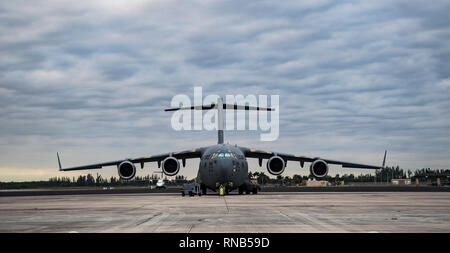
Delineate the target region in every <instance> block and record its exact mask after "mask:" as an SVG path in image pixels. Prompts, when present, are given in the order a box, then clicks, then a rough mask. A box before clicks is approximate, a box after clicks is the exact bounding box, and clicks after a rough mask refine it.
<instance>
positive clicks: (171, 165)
mask: <svg viewBox="0 0 450 253" xmlns="http://www.w3.org/2000/svg"><path fill="white" fill-rule="evenodd" d="M162 171H163V172H164V174H166V175H167V176H175V175H176V174H178V171H180V162H179V161H178V160H177V159H176V158H175V157H171V156H169V157H166V159H164V160H163V161H162Z"/></svg>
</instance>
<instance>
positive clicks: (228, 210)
mask: <svg viewBox="0 0 450 253" xmlns="http://www.w3.org/2000/svg"><path fill="white" fill-rule="evenodd" d="M223 201H224V202H225V206H226V207H227V213H229V212H230V209H229V208H228V204H227V200H226V199H225V196H224V197H223Z"/></svg>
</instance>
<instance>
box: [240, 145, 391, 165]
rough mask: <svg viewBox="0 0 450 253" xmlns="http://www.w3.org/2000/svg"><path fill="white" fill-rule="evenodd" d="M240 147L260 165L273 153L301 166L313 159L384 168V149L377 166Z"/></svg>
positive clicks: (331, 162) (337, 163) (330, 162)
mask: <svg viewBox="0 0 450 253" xmlns="http://www.w3.org/2000/svg"><path fill="white" fill-rule="evenodd" d="M240 149H241V150H242V152H243V153H244V155H245V156H246V157H249V158H258V159H260V166H261V163H262V161H261V159H269V158H270V157H272V156H274V155H277V156H280V157H281V158H283V159H284V160H285V161H298V162H300V165H301V167H303V164H304V163H305V162H314V161H315V160H322V161H324V162H326V163H328V164H336V165H341V166H342V167H343V168H359V169H381V168H384V165H385V161H386V151H385V152H384V159H383V165H382V166H377V165H367V164H359V163H352V162H344V161H337V160H331V159H324V158H321V157H307V156H300V155H291V154H285V153H276V152H270V151H263V150H257V149H249V148H245V147H240Z"/></svg>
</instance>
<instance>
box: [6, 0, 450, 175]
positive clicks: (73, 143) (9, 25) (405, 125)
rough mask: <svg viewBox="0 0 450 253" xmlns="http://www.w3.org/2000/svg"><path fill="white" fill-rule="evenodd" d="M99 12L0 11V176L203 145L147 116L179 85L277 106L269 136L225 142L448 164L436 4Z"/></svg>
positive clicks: (157, 116)
mask: <svg viewBox="0 0 450 253" xmlns="http://www.w3.org/2000/svg"><path fill="white" fill-rule="evenodd" d="M114 2H115V3H114V4H112V3H111V1H96V3H88V2H85V3H79V2H76V1H72V2H67V1H39V2H35V1H9V2H8V1H3V2H2V3H0V34H1V36H0V54H1V57H0V118H1V124H0V161H1V164H0V180H9V179H21V180H22V179H23V180H25V179H35V178H46V177H48V176H55V175H57V176H63V175H69V174H61V173H57V172H56V170H55V167H56V160H55V153H56V151H60V152H62V157H63V163H64V165H67V166H70V165H79V164H85V163H91V162H98V161H102V160H116V159H120V158H125V157H134V156H140V155H148V154H155V153H161V152H167V151H174V150H180V149H186V148H191V147H193V146H204V145H210V144H213V143H214V142H215V141H216V133H215V132H198V131H189V132H176V131H174V130H172V129H171V128H170V117H171V115H170V114H168V113H164V112H163V111H162V110H163V109H164V108H166V107H169V106H170V100H171V98H172V97H173V96H174V95H176V94H180V93H184V94H188V95H190V96H191V97H193V86H202V87H203V92H204V95H205V96H206V95H208V94H218V95H222V96H224V95H227V94H244V95H247V94H255V95H259V94H267V95H271V94H279V95H280V120H281V126H280V139H279V140H278V141H276V142H271V143H261V142H259V141H258V140H259V138H258V136H259V134H258V133H254V132H237V131H236V132H227V133H225V140H226V141H229V142H230V143H237V144H239V145H244V146H252V147H256V148H267V149H270V150H280V151H283V152H289V153H297V154H305V155H313V156H323V157H329V158H332V159H342V160H350V161H355V162H363V163H376V164H377V163H380V162H381V156H382V152H383V151H384V149H388V150H389V152H390V155H389V157H388V162H389V163H390V164H391V165H400V166H401V167H404V168H411V169H412V168H421V167H439V168H444V167H446V168H447V167H448V165H449V161H450V158H449V157H450V137H449V132H450V99H449V98H450V69H449V67H448V64H449V62H450V46H449V44H448V41H449V39H450V20H449V19H448V17H447V16H448V12H449V10H450V4H449V3H448V1H435V2H433V4H429V5H424V3H423V2H420V1H395V2H394V3H392V1H372V2H353V1H339V2H334V1H310V2H309V1H301V2H298V1H282V2H281V3H280V2H276V1H275V2H274V1H256V2H252V3H251V2H248V3H243V2H242V1H192V2H189V3H187V2H186V1H149V2H147V1H114ZM37 5H39V6H37ZM389 163H388V164H389ZM251 164H252V166H255V165H256V163H253V162H252V163H251ZM188 165H189V168H188V169H187V170H186V173H183V174H185V175H189V176H194V175H195V171H196V168H195V166H197V165H196V163H195V162H192V163H190V164H188ZM154 167H155V166H154V165H152V166H151V168H154ZM296 167H297V166H296V165H295V166H294V165H290V166H289V168H288V170H287V173H288V174H293V173H299V172H304V173H306V170H303V171H299V170H298V169H296ZM252 168H254V170H260V169H257V168H256V167H252ZM261 170H262V169H261ZM346 171H347V172H354V171H348V170H346ZM333 172H335V173H341V174H342V173H344V172H345V171H344V170H342V169H337V168H335V169H334V170H333ZM102 173H105V175H113V174H114V173H115V171H114V169H107V170H105V172H102ZM141 173H145V174H147V173H148V170H147V171H145V172H141ZM76 174H77V173H75V174H73V175H76ZM70 175H72V174H70Z"/></svg>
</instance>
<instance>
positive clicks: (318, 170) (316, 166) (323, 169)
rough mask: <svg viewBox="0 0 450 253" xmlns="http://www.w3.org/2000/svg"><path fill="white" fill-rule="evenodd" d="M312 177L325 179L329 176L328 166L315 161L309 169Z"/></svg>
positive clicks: (323, 162) (322, 162) (321, 161)
mask: <svg viewBox="0 0 450 253" xmlns="http://www.w3.org/2000/svg"><path fill="white" fill-rule="evenodd" d="M309 172H311V175H313V176H314V177H317V178H322V177H325V176H326V175H327V174H328V164H327V163H326V162H325V161H323V160H320V159H319V160H315V161H314V162H313V163H311V166H310V167H309Z"/></svg>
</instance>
